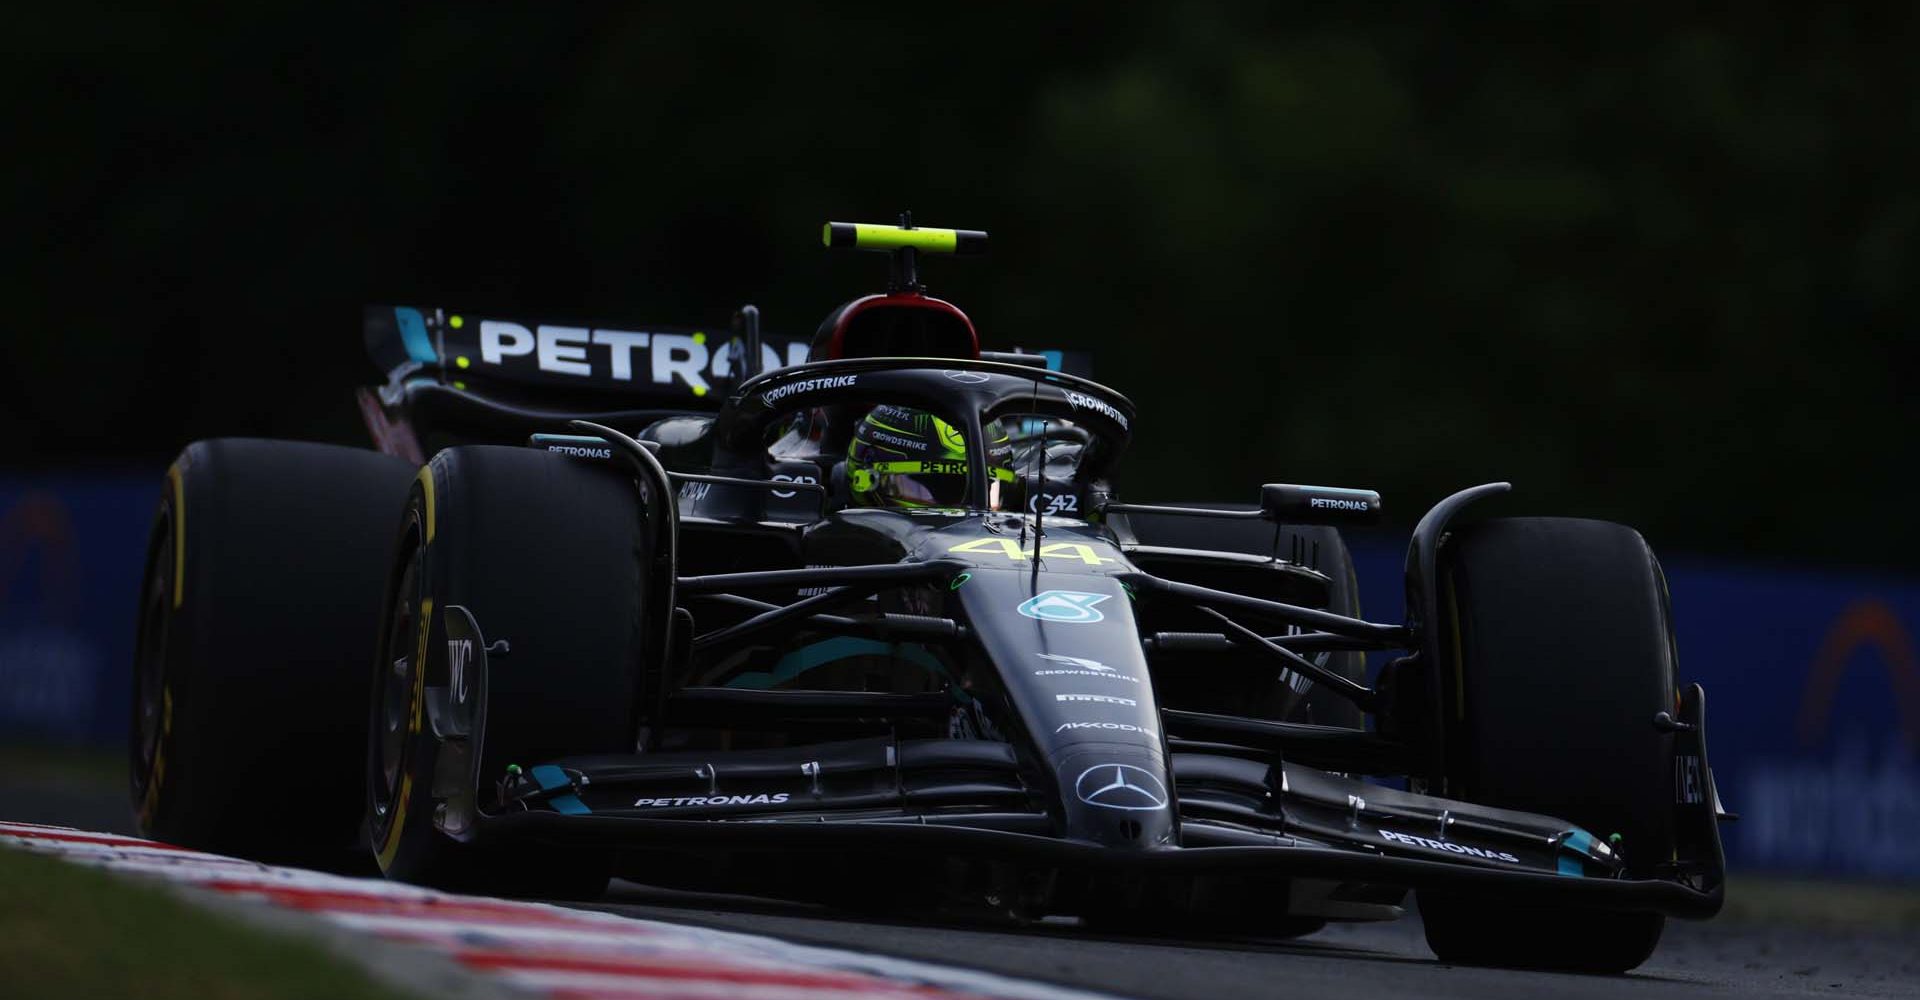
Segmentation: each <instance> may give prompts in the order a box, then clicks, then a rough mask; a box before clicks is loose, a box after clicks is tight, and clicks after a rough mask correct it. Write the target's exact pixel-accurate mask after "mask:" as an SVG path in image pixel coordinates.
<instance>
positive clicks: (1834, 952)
mask: <svg viewBox="0 0 1920 1000" xmlns="http://www.w3.org/2000/svg"><path fill="white" fill-rule="evenodd" d="M588 905H590V906H591V908H593V909H599V910H605V911H609V912H614V913H623V914H629V915H632V916H636V917H647V918H651V919H657V920H672V921H681V922H685V923H694V924H705V925H708V926H713V927H722V928H726V929H729V930H738V931H746V932H751V933H756V934H766V935H770V936H773V937H780V938H786V939H788V940H792V941H798V942H802V943H807V944H823V945H831V946H834V947H840V948H857V949H863V950H868V951H873V952H877V953H881V954H888V955H897V956H900V957H905V958H916V959H922V960H927V961H938V962H945V963H950V964H955V965H965V966H971V967H974V968H979V969H985V970H988V971H992V972H999V973H1005V974H1008V975H1017V976H1023V977H1026V978H1030V979H1040V980H1046V981H1049V982H1054V983H1059V984H1062V985H1071V986H1078V987H1082V988H1087V989H1095V990H1103V991H1108V992H1112V993H1114V994H1116V995H1120V996H1132V997H1151V998H1166V1000H1201V998H1205V1000H1221V998H1229V997H1279V996H1300V997H1333V998H1347V1000H1359V998H1366V1000H1373V998H1376V997H1382V998H1385V997H1422V998H1447V997H1460V998H1473V1000H1501V998H1509V997H1511V998H1536V997H1540V998H1544V997H1554V998H1559V997H1568V998H1580V997H1609V998H1611V997H1628V998H1666V997H1684V998H1693V997H1713V996H1732V997H1808V996H1821V997H1920V931H1915V930H1913V929H1906V930H1901V931H1893V930H1885V931H1875V930H1862V929H1848V930H1813V929H1807V928H1798V927H1792V926H1781V925H1775V924H1737V923H1731V922H1728V921H1724V920H1722V921H1712V922H1707V923H1692V922H1686V921H1673V922H1669V923H1668V925H1667V932H1666V935H1665V937H1664V938H1663V939H1662V940H1661V943H1660V948H1659V950H1658V951H1656V952H1655V953H1654V956H1653V958H1652V960H1651V961H1649V962H1648V963H1647V964H1646V965H1644V966H1642V967H1641V968H1640V969H1638V970H1636V971H1635V972H1633V973H1631V974H1629V975H1626V976H1586V975H1567V974H1559V973H1548V972H1528V971H1516V970H1506V969H1485V968H1473V967H1469V966H1450V965H1442V964H1440V963H1439V962H1436V961H1435V960H1434V958H1433V955H1432V953H1430V952H1429V951H1427V947H1426V942H1425V941H1424V940H1423V939H1422V938H1421V934H1420V923H1419V920H1418V919H1417V918H1413V917H1409V918H1407V919H1403V920H1400V921H1398V922H1396V923H1389V924H1362V925H1345V926H1335V927H1330V928H1329V929H1327V930H1325V931H1322V932H1320V933H1318V934H1315V935H1312V936H1310V937H1306V938H1302V939H1298V940H1290V941H1289V940H1261V939H1259V938H1257V937H1246V938H1229V939H1210V940H1191V941H1168V940H1162V939H1153V938H1135V937H1122V936H1115V935H1109V934H1101V933H1094V932H1091V931H1087V930H1084V929H1082V928H1080V927H1079V926H1077V925H1075V924H1072V923H1067V922H1060V923H1055V922H1052V921H1049V922H1045V923H1042V924H1038V925H1030V926H1025V927H1017V926H1012V925H992V924H981V923H967V924H939V923H915V922H907V921H899V922H890V921H880V922H876V921H873V920H870V919H866V918H861V917H854V916H849V915H844V914H837V913H834V912H832V911H828V910H823V909H818V908H812V907H802V906H795V905H786V904H781V903H775V902H763V901H759V900H749V899H743V898H739V897H722V896H705V895H696V894H690V893H678V892H668V891H664V890H657V889H651V888H648V887H645V886H640V885H635V884H633V883H630V882H616V883H614V886H613V888H612V889H611V890H610V892H609V893H608V896H607V898H606V899H604V900H602V901H601V902H599V903H595V904H588Z"/></svg>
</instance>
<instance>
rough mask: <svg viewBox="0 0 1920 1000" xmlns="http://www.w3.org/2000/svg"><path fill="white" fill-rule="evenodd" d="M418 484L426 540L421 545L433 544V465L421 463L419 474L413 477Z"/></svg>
mask: <svg viewBox="0 0 1920 1000" xmlns="http://www.w3.org/2000/svg"><path fill="white" fill-rule="evenodd" d="M414 480H415V481H416V482H418V483H419V484H420V495H421V496H422V497H423V498H424V506H425V508H426V510H425V520H426V525H425V528H426V532H427V540H426V541H425V542H422V543H421V544H422V545H432V544H433V520H434V519H433V466H431V465H423V466H421V467H420V474H419V475H417V476H415V477H414Z"/></svg>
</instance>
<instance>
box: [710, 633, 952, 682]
mask: <svg viewBox="0 0 1920 1000" xmlns="http://www.w3.org/2000/svg"><path fill="white" fill-rule="evenodd" d="M850 656H892V657H896V658H898V659H902V660H905V661H907V662H908V663H911V664H914V665H915V666H918V667H921V668H924V669H926V670H931V671H934V672H935V673H943V672H944V671H945V668H944V667H942V666H941V665H940V661H939V660H938V659H935V658H934V656H933V654H932V653H929V652H927V651H926V650H925V649H924V648H922V647H921V646H920V645H919V644H917V643H891V642H880V641H878V640H875V639H859V638H855V637H853V636H841V637H839V638H835V639H824V640H821V641H820V642H816V643H811V644H809V645H806V646H802V647H800V648H799V649H796V650H794V651H793V652H791V653H788V654H787V655H785V656H783V657H781V658H780V661H779V662H778V663H775V664H774V665H773V669H772V670H768V671H766V672H764V673H746V674H740V675H738V676H736V677H734V678H732V679H730V680H728V681H727V683H726V686H727V687H730V688H751V689H753V690H756V691H765V690H769V689H771V688H774V687H777V686H779V685H781V684H784V683H786V682H788V681H790V680H793V679H794V678H796V677H799V676H800V675H801V674H804V673H806V672H807V671H809V670H812V669H813V668H815V667H823V666H826V665H827V664H829V663H833V662H836V661H839V660H844V659H846V658H848V657H850Z"/></svg>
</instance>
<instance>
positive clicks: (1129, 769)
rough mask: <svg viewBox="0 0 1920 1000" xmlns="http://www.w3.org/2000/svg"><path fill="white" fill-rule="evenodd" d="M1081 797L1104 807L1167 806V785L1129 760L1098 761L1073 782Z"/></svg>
mask: <svg viewBox="0 0 1920 1000" xmlns="http://www.w3.org/2000/svg"><path fill="white" fill-rule="evenodd" d="M1073 790H1074V793H1075V794H1077V795H1079V796H1080V801H1082V802H1085V803H1086V804H1088V805H1090V806H1100V807H1102V808H1105V809H1131V810H1137V811H1151V810H1154V809H1165V808H1166V807H1167V786H1165V785H1162V784H1161V783H1160V779H1159V778H1156V777H1154V776H1153V772H1152V771H1149V770H1147V769H1145V768H1141V767H1134V766H1133V765H1132V764H1099V765H1096V766H1094V767H1090V768H1087V769H1086V770H1085V771H1082V772H1080V777H1079V778H1078V779H1076V780H1075V781H1074V783H1073Z"/></svg>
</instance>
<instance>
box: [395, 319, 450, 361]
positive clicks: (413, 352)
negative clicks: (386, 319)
mask: <svg viewBox="0 0 1920 1000" xmlns="http://www.w3.org/2000/svg"><path fill="white" fill-rule="evenodd" d="M393 321H394V322H395V323H398V324H400V342H401V343H402V344H405V345H406V347H407V357H408V358H410V359H412V360H414V361H425V362H433V361H438V360H440V356H439V355H438V354H435V353H433V340H432V339H431V338H429V337H428V336H427V320H426V317H424V316H421V315H420V310H418V309H411V308H408V307H407V306H395V307H394V309H393Z"/></svg>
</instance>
